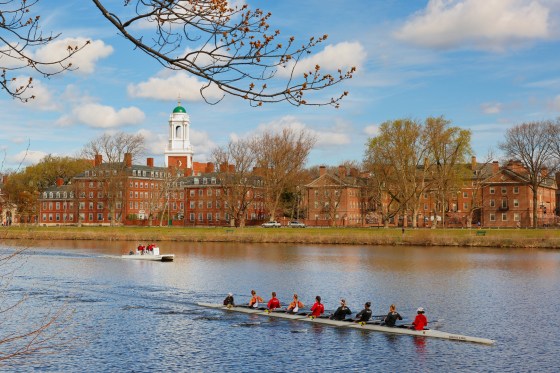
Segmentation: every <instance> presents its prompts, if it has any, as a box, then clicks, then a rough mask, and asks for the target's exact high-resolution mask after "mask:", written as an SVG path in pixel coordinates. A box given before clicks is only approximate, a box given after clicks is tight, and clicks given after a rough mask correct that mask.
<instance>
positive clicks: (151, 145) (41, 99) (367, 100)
mask: <svg viewBox="0 0 560 373" xmlns="http://www.w3.org/2000/svg"><path fill="white" fill-rule="evenodd" d="M122 3H123V0H110V1H106V4H107V6H108V7H112V8H115V9H116V8H119V7H121V6H122ZM235 3H236V4H243V3H246V4H248V5H249V7H251V8H261V9H263V10H266V11H270V12H271V13H272V17H271V19H270V20H269V23H270V25H271V28H272V29H275V30H276V29H280V30H281V36H282V37H285V38H286V39H287V38H288V37H289V36H292V35H293V36H294V37H295V38H296V40H307V39H308V38H309V37H311V36H320V35H323V34H328V36H329V37H328V39H327V41H326V42H324V43H322V44H321V45H319V46H318V48H316V50H315V53H313V54H312V55H311V56H310V57H309V58H310V59H309V60H307V61H303V63H304V64H311V65H313V64H315V63H316V64H319V65H320V66H323V68H333V67H350V66H356V67H357V72H356V74H354V77H353V78H352V79H350V80H347V81H344V82H343V83H341V84H340V85H337V86H334V87H331V88H329V89H328V90H327V91H326V92H322V93H320V95H325V96H324V97H331V96H333V95H337V94H339V93H340V92H343V91H348V92H349V95H348V96H347V97H345V98H344V100H343V101H342V103H341V107H340V108H339V109H335V108H333V107H332V106H324V107H315V106H313V107H295V106H292V105H290V104H288V103H275V104H267V105H264V106H262V107H258V108H255V107H251V106H250V105H249V104H248V103H247V102H246V101H244V100H242V99H239V98H235V97H226V98H225V99H223V100H222V101H221V102H220V103H219V104H217V105H209V104H207V103H206V102H205V101H204V100H203V99H202V97H200V95H199V94H198V93H197V92H198V87H200V84H201V81H200V79H199V78H195V77H193V76H189V75H187V74H186V73H179V72H174V71H169V70H165V69H164V68H163V67H162V66H161V65H160V64H159V63H157V62H156V61H155V60H153V59H151V58H150V57H149V56H147V55H145V54H143V53H142V52H140V51H138V50H134V48H133V46H132V45H131V43H130V42H128V41H126V40H125V39H124V38H123V37H122V36H120V35H118V33H117V31H116V29H115V28H114V27H113V26H112V25H111V24H110V23H109V22H108V21H107V20H105V18H103V17H102V15H101V14H100V12H99V10H98V9H97V8H96V7H95V6H94V5H93V3H92V2H90V1H89V0H83V1H71V2H68V1H59V0H49V1H45V0H42V1H40V2H39V5H38V6H37V8H36V10H35V11H36V12H37V13H39V14H41V22H42V29H43V30H44V31H45V32H50V31H52V32H54V33H61V35H60V37H59V40H60V43H59V44H58V47H59V48H60V45H67V42H68V41H69V40H75V39H78V40H82V41H83V40H90V41H91V43H90V45H89V46H88V47H87V48H85V49H84V50H83V51H82V52H80V53H79V54H78V55H77V56H76V57H75V58H74V59H73V61H72V63H73V66H75V67H78V69H76V70H75V71H70V72H64V73H62V74H59V75H56V76H53V77H50V78H48V79H45V78H42V77H40V76H37V75H35V76H34V88H33V94H34V95H35V96H36V97H37V98H36V99H35V100H32V101H29V102H27V103H21V102H19V101H17V100H14V99H12V98H11V97H9V96H8V95H7V94H5V93H4V92H3V91H2V92H0V110H1V112H2V116H1V120H0V160H1V161H2V163H1V164H0V171H7V170H13V169H18V168H21V167H25V166H26V165H29V164H34V163H36V162H38V161H39V160H40V159H41V158H42V157H44V156H45V155H48V154H52V155H58V156H75V155H77V154H78V153H79V151H80V149H82V148H83V146H84V145H85V144H86V143H88V142H89V141H91V140H92V139H94V138H96V137H98V136H100V135H102V134H103V133H115V132H118V131H123V132H127V133H131V134H137V133H140V134H143V135H144V136H145V137H146V140H147V154H146V155H145V156H146V157H154V158H155V163H156V165H161V166H163V164H164V157H163V152H164V150H165V146H166V141H167V133H168V119H169V115H170V114H171V112H172V111H173V109H174V108H175V107H176V106H177V99H178V97H181V104H182V106H184V107H185V108H186V110H187V113H188V114H189V116H190V121H191V143H192V145H193V148H194V161H196V162H207V161H210V160H211V159H210V152H211V150H212V149H213V148H214V147H216V146H222V145H224V144H226V143H227V142H228V141H230V140H231V139H236V138H243V137H246V136H251V135H252V134H258V133H261V132H262V131H264V130H269V129H274V130H276V129H281V128H284V127H291V128H296V129H297V128H304V129H306V130H307V131H309V132H310V133H311V134H313V135H314V136H315V137H316V138H317V143H316V145H315V147H314V149H313V150H312V152H311V154H310V156H309V160H308V166H314V165H329V166H336V165H338V164H341V163H342V162H345V161H356V162H361V161H362V159H363V156H364V152H365V150H366V142H367V140H368V138H370V137H372V136H375V135H376V133H377V129H378V127H379V125H380V124H381V123H383V122H385V121H388V120H394V119H399V118H413V119H418V120H423V119H425V118H427V117H429V116H444V117H445V118H446V119H448V120H450V121H451V122H452V125H453V126H458V127H461V128H466V129H470V130H471V131H472V147H473V151H474V154H473V155H475V156H476V157H477V158H479V159H485V158H486V157H487V156H488V154H492V156H493V159H496V160H500V159H501V155H500V152H499V149H498V144H499V142H500V141H502V139H503V136H504V133H505V131H506V130H507V129H508V128H511V127H512V126H515V125H517V124H520V123H523V122H527V121H538V120H547V119H555V118H557V117H558V116H560V63H559V62H558V61H559V57H560V1H558V0H429V1H428V0H422V1H421V0H345V1H340V0H306V1H300V0H283V1H264V0H235ZM56 47H57V45H53V46H51V47H49V48H43V49H41V50H36V51H34V53H35V55H37V56H42V55H49V53H52V51H53V49H54V48H56ZM185 47H187V46H185ZM188 47H190V48H196V47H197V45H196V43H195V44H192V45H189V46H188ZM2 63H3V62H2V60H0V65H2ZM18 74H22V76H23V74H24V72H20V73H18ZM318 98H321V96H319V97H318Z"/></svg>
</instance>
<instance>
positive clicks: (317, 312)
mask: <svg viewBox="0 0 560 373" xmlns="http://www.w3.org/2000/svg"><path fill="white" fill-rule="evenodd" d="M323 312H325V306H323V304H321V297H320V296H318V295H317V296H316V297H315V304H313V306H312V307H311V313H310V314H309V315H307V316H311V317H319V316H321V315H322V314H323Z"/></svg>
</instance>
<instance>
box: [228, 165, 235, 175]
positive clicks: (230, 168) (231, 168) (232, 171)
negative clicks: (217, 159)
mask: <svg viewBox="0 0 560 373" xmlns="http://www.w3.org/2000/svg"><path fill="white" fill-rule="evenodd" d="M228 171H229V172H231V173H234V172H235V165H234V164H229V165H228Z"/></svg>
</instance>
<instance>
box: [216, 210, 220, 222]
mask: <svg viewBox="0 0 560 373" xmlns="http://www.w3.org/2000/svg"><path fill="white" fill-rule="evenodd" d="M216 221H220V213H219V212H217V213H216Z"/></svg>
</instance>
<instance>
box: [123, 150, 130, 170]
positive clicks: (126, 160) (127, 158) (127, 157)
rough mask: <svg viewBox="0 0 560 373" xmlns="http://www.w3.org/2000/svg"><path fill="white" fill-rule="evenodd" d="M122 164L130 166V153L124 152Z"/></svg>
mask: <svg viewBox="0 0 560 373" xmlns="http://www.w3.org/2000/svg"><path fill="white" fill-rule="evenodd" d="M124 165H125V167H132V154H131V153H124Z"/></svg>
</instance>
